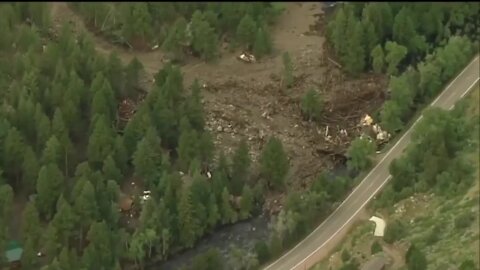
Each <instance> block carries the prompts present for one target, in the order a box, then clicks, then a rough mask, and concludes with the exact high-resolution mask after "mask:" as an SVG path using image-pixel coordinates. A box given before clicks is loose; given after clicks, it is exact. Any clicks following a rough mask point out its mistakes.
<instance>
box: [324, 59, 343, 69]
mask: <svg viewBox="0 0 480 270" xmlns="http://www.w3.org/2000/svg"><path fill="white" fill-rule="evenodd" d="M327 59H328V61H330V62H331V63H332V64H334V65H335V66H337V67H338V68H342V65H340V64H339V63H337V62H335V61H334V60H333V59H332V58H330V57H327Z"/></svg>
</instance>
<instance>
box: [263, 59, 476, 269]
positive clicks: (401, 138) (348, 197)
mask: <svg viewBox="0 0 480 270" xmlns="http://www.w3.org/2000/svg"><path fill="white" fill-rule="evenodd" d="M478 57H479V56H476V57H475V58H474V59H473V60H472V61H471V62H470V63H469V64H468V65H467V66H466V67H465V68H464V69H463V71H462V72H460V74H458V75H457V77H455V78H454V79H453V80H452V81H451V82H450V83H449V84H448V86H447V87H445V88H444V90H443V91H442V93H440V95H439V96H438V97H437V98H436V99H435V100H434V101H433V102H432V103H431V105H434V104H436V103H437V102H438V100H439V99H440V97H441V96H443V94H445V92H447V89H448V88H450V86H452V84H453V83H454V82H455V81H456V80H457V79H458V78H459V77H460V76H461V75H462V74H463V73H465V71H466V70H467V69H468V68H469V67H470V65H471V64H473V63H474V62H475V61H476V60H477V59H478ZM477 81H478V78H477ZM475 82H476V81H475ZM467 92H468V90H467ZM422 118H423V115H420V117H419V118H418V119H417V120H416V121H415V122H414V123H413V125H412V126H411V127H410V129H408V130H407V131H406V132H405V133H404V134H403V135H402V137H400V139H399V140H398V141H397V142H396V143H395V144H394V145H393V147H392V148H390V150H389V151H388V152H387V153H386V154H385V155H384V156H383V158H382V159H381V160H380V161H379V162H378V163H377V165H376V166H375V167H374V168H373V169H372V170H371V171H370V172H369V173H368V174H367V176H365V177H364V178H363V180H362V182H360V183H359V184H358V185H357V187H355V189H354V190H353V191H352V192H351V193H350V195H348V196H347V198H346V199H345V200H343V202H342V203H341V204H340V205H339V206H338V207H337V208H336V209H335V210H334V211H333V212H332V213H331V214H330V215H329V216H328V217H327V218H326V219H325V220H324V221H323V222H322V223H321V224H320V225H318V227H317V228H315V230H313V231H312V232H311V233H310V234H309V235H307V236H306V237H305V238H304V239H303V240H302V241H300V243H298V244H297V245H295V246H294V247H293V248H292V249H290V250H289V251H288V252H287V253H285V254H284V255H282V256H281V257H280V258H278V259H277V260H275V261H274V262H272V263H271V264H269V265H268V266H267V267H265V268H264V270H267V269H268V268H270V267H271V266H272V265H274V264H275V263H276V262H278V261H279V260H281V259H283V258H284V257H286V256H287V255H288V254H290V253H291V252H293V251H294V250H295V249H296V248H297V247H298V246H300V245H301V244H303V242H305V241H306V240H307V238H309V237H310V236H311V235H313V234H314V233H315V232H316V231H318V230H319V229H320V228H322V226H323V225H324V224H325V223H326V222H327V221H328V220H330V218H331V217H332V216H333V215H334V214H335V213H336V212H337V211H338V210H339V209H340V208H341V207H342V205H343V204H345V202H346V201H347V200H348V199H350V197H352V196H353V195H354V193H355V192H356V191H357V190H358V189H359V188H360V186H361V185H362V184H363V183H364V182H365V179H367V178H368V177H369V176H370V175H371V174H372V173H373V171H375V169H376V168H377V167H378V166H379V165H380V164H381V163H382V162H383V161H384V160H385V158H386V157H387V156H388V155H389V154H390V153H391V152H392V151H393V150H394V149H395V148H396V146H397V145H398V144H399V143H400V142H401V141H402V140H403V139H404V138H405V136H406V135H407V133H408V132H409V131H410V130H411V129H412V128H413V127H414V126H415V125H416V124H417V122H418V121H419V120H420V119H422ZM388 179H389V178H387V180H388ZM387 180H385V182H386V181H387ZM385 182H384V183H385ZM382 185H383V184H382ZM360 209H361V208H360ZM358 211H360V210H358ZM349 221H350V220H349ZM347 223H348V222H347ZM344 226H345V224H344ZM344 226H342V228H343V227H344ZM337 232H338V231H337ZM328 241H329V240H327V241H326V242H325V243H328ZM322 246H323V245H322ZM315 252H316V251H314V252H312V253H310V254H309V255H308V256H307V257H305V259H304V260H303V261H302V262H301V263H303V262H304V261H305V260H307V259H308V258H309V257H310V256H311V255H312V254H313V253H315ZM301 263H299V264H301ZM299 264H297V265H295V267H297V266H298V265H299ZM295 267H293V268H295ZM293 268H292V269H293Z"/></svg>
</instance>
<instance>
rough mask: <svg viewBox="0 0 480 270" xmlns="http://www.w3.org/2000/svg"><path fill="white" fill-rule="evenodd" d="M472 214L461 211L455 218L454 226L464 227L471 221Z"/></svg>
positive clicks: (457, 227)
mask: <svg viewBox="0 0 480 270" xmlns="http://www.w3.org/2000/svg"><path fill="white" fill-rule="evenodd" d="M473 219H474V216H473V215H472V214H471V213H470V212H463V213H462V214H460V215H459V216H458V217H457V218H455V228H456V229H464V228H466V227H468V226H470V224H471V223H472V221H473Z"/></svg>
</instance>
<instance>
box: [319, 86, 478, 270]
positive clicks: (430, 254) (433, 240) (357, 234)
mask: <svg viewBox="0 0 480 270" xmlns="http://www.w3.org/2000/svg"><path fill="white" fill-rule="evenodd" d="M467 98H468V102H469V108H468V111H467V113H468V117H471V118H472V119H480V118H479V117H480V105H479V100H480V88H479V87H477V88H476V89H474V90H473V91H472V92H471V93H470V94H469V95H468V96H467ZM477 123H478V121H477ZM479 130H480V127H479V125H476V128H475V130H473V132H474V133H475V136H474V138H475V142H474V143H473V144H472V148H471V149H469V151H468V152H467V153H465V155H467V157H468V158H469V160H471V164H472V165H473V166H475V167H476V176H475V177H476V181H474V183H475V184H474V186H472V187H471V188H470V190H469V191H468V192H467V193H466V194H464V195H462V196H458V197H454V198H449V199H446V198H444V197H440V196H436V195H435V194H416V195H415V196H412V197H410V198H408V199H405V200H402V201H400V202H398V203H397V204H395V205H394V207H392V208H390V209H378V210H376V211H375V212H373V211H371V212H373V213H372V214H374V215H378V216H382V217H385V219H386V221H387V226H388V221H389V220H393V219H397V218H400V219H402V220H404V221H405V222H406V227H407V231H408V234H407V236H406V237H405V238H404V239H403V240H401V241H399V242H397V243H395V244H393V245H388V244H386V243H384V242H383V241H380V243H381V244H382V246H383V249H384V251H385V252H386V253H387V254H388V255H390V256H391V264H390V267H389V268H388V269H397V270H406V269H407V268H406V267H405V265H404V255H405V253H406V249H407V247H408V243H410V242H415V243H416V244H417V246H418V247H419V248H420V249H421V250H422V251H423V252H424V253H425V255H426V256H427V261H428V270H430V269H432V270H437V269H457V268H458V266H459V265H460V264H461V263H462V262H463V261H464V260H466V259H473V260H474V262H475V264H476V266H477V268H479V265H480V262H479V258H480V232H479V228H480V222H479V211H480V209H479V205H480V199H479V198H480V197H479V192H480V190H479V186H480V184H479V181H480V168H479V166H478V164H480V160H479V154H478V152H479V143H480V140H479V135H480V132H479ZM373 228H374V225H373V224H372V223H370V222H364V223H362V224H360V225H358V226H356V227H355V228H353V230H352V231H351V233H350V234H349V235H348V237H347V238H346V239H345V240H344V241H343V242H342V244H341V245H340V246H339V247H338V248H337V250H336V251H335V252H334V253H333V254H332V255H331V256H330V257H329V258H326V259H325V260H323V261H322V262H320V263H319V264H317V265H316V266H314V267H313V268H312V269H313V270H329V269H340V268H341V266H342V264H343V263H342V260H341V253H342V250H343V249H348V250H349V252H350V254H351V255H352V256H353V257H355V258H356V259H357V261H358V262H359V263H361V264H363V263H365V262H366V261H367V260H368V258H369V257H370V256H371V252H370V248H371V246H372V243H373V241H374V237H373ZM392 252H393V253H394V254H393V256H392ZM395 253H396V254H397V255H400V256H397V257H396V258H395V256H394V255H395Z"/></svg>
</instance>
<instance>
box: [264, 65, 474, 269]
mask: <svg viewBox="0 0 480 270" xmlns="http://www.w3.org/2000/svg"><path fill="white" fill-rule="evenodd" d="M478 81H479V56H476V57H475V59H474V60H473V61H472V62H470V64H469V65H468V66H467V67H466V68H465V69H464V70H463V71H462V72H461V73H460V74H459V75H458V76H457V77H456V78H455V79H453V81H451V82H450V84H449V85H448V86H447V87H446V88H445V89H444V90H443V92H442V93H441V94H440V95H439V96H438V98H437V99H435V100H434V101H433V102H432V104H430V106H435V107H440V108H443V109H451V108H453V106H454V104H455V102H456V101H457V100H459V99H460V98H462V97H463V96H464V95H465V94H466V93H467V92H468V91H470V90H471V89H472V88H473V86H475V85H476V84H477V83H478ZM421 118H422V116H420V118H419V119H417V120H416V121H415V123H414V124H413V125H412V127H411V128H410V129H409V130H408V131H407V132H405V134H404V135H403V136H402V137H401V138H400V139H399V140H398V142H397V143H396V144H395V145H394V146H393V147H392V148H391V149H390V150H389V151H388V152H387V153H385V154H383V156H381V157H379V158H380V162H379V163H378V164H377V165H376V166H375V167H374V168H373V169H372V171H371V172H370V173H369V174H368V175H367V176H366V177H365V178H364V179H363V180H362V182H361V183H360V184H359V185H358V186H357V187H356V188H355V189H354V190H353V192H352V193H351V194H350V195H349V196H348V197H347V198H346V199H345V201H343V203H342V204H341V205H340V206H339V207H338V208H337V209H336V210H335V211H334V212H333V213H332V214H331V215H330V216H329V217H328V218H327V219H326V220H325V221H324V222H323V223H322V224H321V225H320V226H318V227H317V228H316V229H315V230H314V231H313V232H312V233H311V234H310V235H308V236H307V237H306V238H305V239H304V240H303V241H302V242H300V243H299V244H298V245H297V246H295V247H294V248H293V249H291V250H290V251H289V252H287V253H286V254H285V255H283V256H282V257H281V258H279V259H278V260H277V261H275V262H274V263H272V264H270V265H269V266H267V267H266V268H265V270H297V269H298V270H300V269H301V270H305V269H308V268H309V267H311V266H313V265H314V264H315V263H316V262H318V261H319V260H321V259H322V257H324V256H325V254H326V252H328V249H329V248H332V244H330V242H332V243H333V242H334V241H332V240H335V241H338V240H339V239H337V238H341V235H340V234H341V233H343V232H344V231H345V230H346V229H347V228H348V227H349V226H351V224H352V222H353V219H354V218H356V216H357V214H358V213H359V212H360V211H361V210H362V209H363V208H364V207H365V205H366V204H367V203H368V202H369V201H370V199H371V198H372V197H373V196H375V194H376V193H377V192H378V191H379V190H380V189H381V188H382V187H383V185H385V183H386V182H387V181H388V180H389V179H390V177H391V176H390V174H389V172H388V167H389V165H390V162H392V160H394V159H395V158H397V157H399V156H400V155H401V154H402V152H403V150H404V149H405V148H406V147H407V145H408V143H409V142H410V136H411V133H412V129H413V127H414V126H415V125H416V124H417V123H418V120H420V119H421ZM336 236H337V237H336ZM327 244H328V245H327Z"/></svg>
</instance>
